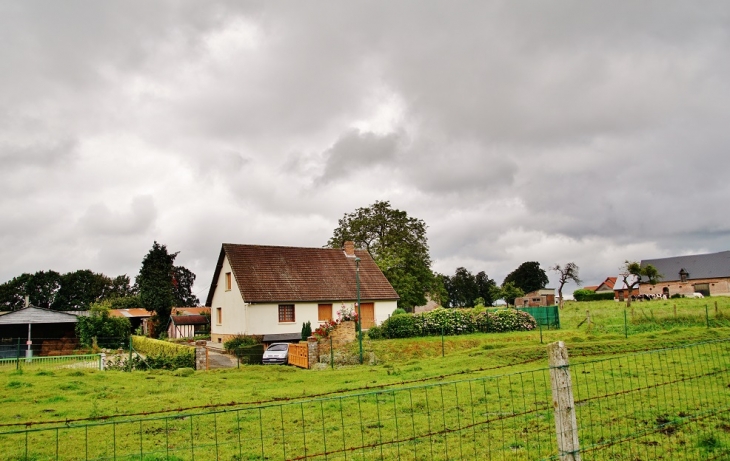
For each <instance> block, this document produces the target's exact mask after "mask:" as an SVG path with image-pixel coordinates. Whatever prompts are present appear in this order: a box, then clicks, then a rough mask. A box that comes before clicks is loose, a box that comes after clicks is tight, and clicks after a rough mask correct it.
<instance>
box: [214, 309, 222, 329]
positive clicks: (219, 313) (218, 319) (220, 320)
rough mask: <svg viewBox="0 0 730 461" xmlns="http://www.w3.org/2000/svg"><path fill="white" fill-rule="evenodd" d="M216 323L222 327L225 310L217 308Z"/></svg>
mask: <svg viewBox="0 0 730 461" xmlns="http://www.w3.org/2000/svg"><path fill="white" fill-rule="evenodd" d="M215 323H216V324H217V325H220V324H221V323H223V308H222V307H216V308H215Z"/></svg>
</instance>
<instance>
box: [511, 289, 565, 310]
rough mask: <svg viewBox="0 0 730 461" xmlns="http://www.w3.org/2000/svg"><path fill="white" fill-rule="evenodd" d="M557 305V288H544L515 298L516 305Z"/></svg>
mask: <svg viewBox="0 0 730 461" xmlns="http://www.w3.org/2000/svg"><path fill="white" fill-rule="evenodd" d="M554 305H555V289H554V288H542V289H540V290H535V291H532V292H530V293H527V294H526V295H525V296H522V297H520V298H515V307H541V306H554Z"/></svg>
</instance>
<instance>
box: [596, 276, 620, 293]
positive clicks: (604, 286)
mask: <svg viewBox="0 0 730 461" xmlns="http://www.w3.org/2000/svg"><path fill="white" fill-rule="evenodd" d="M616 280H618V277H606V280H604V281H603V282H601V284H600V285H598V286H597V287H596V288H595V289H594V290H593V291H595V292H596V293H612V292H613V290H614V287H615V286H616Z"/></svg>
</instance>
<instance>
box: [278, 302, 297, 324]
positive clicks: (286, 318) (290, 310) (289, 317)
mask: <svg viewBox="0 0 730 461" xmlns="http://www.w3.org/2000/svg"><path fill="white" fill-rule="evenodd" d="M279 322H281V323H291V322H296V320H295V318H294V304H279Z"/></svg>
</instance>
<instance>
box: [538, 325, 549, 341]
mask: <svg viewBox="0 0 730 461" xmlns="http://www.w3.org/2000/svg"><path fill="white" fill-rule="evenodd" d="M537 325H538V326H539V327H540V344H542V323H540V322H537ZM549 329H550V324H549V323H548V330H549Z"/></svg>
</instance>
